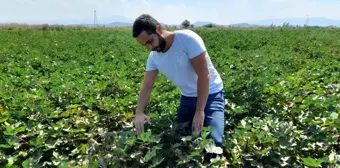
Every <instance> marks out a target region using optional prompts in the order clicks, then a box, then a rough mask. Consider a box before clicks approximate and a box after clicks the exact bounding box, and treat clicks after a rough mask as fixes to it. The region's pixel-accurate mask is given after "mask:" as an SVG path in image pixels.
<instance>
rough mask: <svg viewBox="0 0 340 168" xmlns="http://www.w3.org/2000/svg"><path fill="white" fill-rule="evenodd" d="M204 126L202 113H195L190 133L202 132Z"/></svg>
mask: <svg viewBox="0 0 340 168" xmlns="http://www.w3.org/2000/svg"><path fill="white" fill-rule="evenodd" d="M203 124H204V111H196V112H195V116H194V119H193V121H192V131H202V130H203Z"/></svg>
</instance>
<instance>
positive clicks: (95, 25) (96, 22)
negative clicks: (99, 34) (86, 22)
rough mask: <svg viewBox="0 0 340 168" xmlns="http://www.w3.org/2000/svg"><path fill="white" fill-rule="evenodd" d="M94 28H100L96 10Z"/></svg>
mask: <svg viewBox="0 0 340 168" xmlns="http://www.w3.org/2000/svg"><path fill="white" fill-rule="evenodd" d="M93 26H94V27H97V26H98V19H97V11H96V10H94V21H93Z"/></svg>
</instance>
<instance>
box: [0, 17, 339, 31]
mask: <svg viewBox="0 0 340 168" xmlns="http://www.w3.org/2000/svg"><path fill="white" fill-rule="evenodd" d="M133 21H134V19H133V18H129V17H125V16H121V15H112V16H109V17H98V26H101V27H104V26H105V27H131V26H132V24H133ZM306 21H307V20H306V18H278V19H266V20H260V21H255V22H248V23H237V24H231V25H220V24H216V23H213V22H209V21H196V22H194V23H192V24H193V26H194V27H203V26H206V25H209V24H212V25H216V26H222V27H237V28H250V27H267V26H271V25H276V26H282V25H283V24H284V23H289V25H293V26H294V25H299V26H304V25H305V24H306ZM0 24H1V23H0ZM3 24H6V23H3ZM22 24H50V25H54V24H59V25H70V26H86V27H93V26H94V24H93V18H89V19H83V20H81V19H77V20H72V19H70V20H49V21H34V22H31V23H22ZM161 24H162V25H163V26H165V27H167V26H170V27H180V26H181V23H178V24H166V23H161ZM308 25H309V26H337V27H340V20H332V19H327V18H321V17H312V18H309V20H308Z"/></svg>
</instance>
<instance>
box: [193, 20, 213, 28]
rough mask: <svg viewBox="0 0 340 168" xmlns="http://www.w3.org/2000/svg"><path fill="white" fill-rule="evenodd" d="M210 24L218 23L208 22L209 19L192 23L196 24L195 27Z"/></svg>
mask: <svg viewBox="0 0 340 168" xmlns="http://www.w3.org/2000/svg"><path fill="white" fill-rule="evenodd" d="M209 24H213V25H217V24H215V23H213V22H208V21H196V22H194V23H193V24H192V25H194V27H203V26H206V25H209Z"/></svg>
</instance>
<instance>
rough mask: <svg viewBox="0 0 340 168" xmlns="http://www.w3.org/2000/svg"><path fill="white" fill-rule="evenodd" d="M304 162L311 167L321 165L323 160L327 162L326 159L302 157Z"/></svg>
mask: <svg viewBox="0 0 340 168" xmlns="http://www.w3.org/2000/svg"><path fill="white" fill-rule="evenodd" d="M302 161H303V164H305V165H306V166H310V167H320V166H321V163H322V162H325V160H324V159H313V158H310V157H308V158H302Z"/></svg>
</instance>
